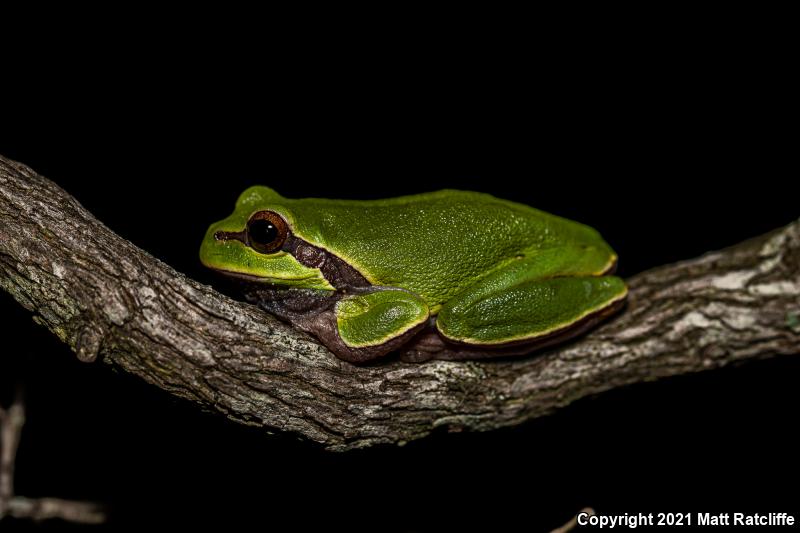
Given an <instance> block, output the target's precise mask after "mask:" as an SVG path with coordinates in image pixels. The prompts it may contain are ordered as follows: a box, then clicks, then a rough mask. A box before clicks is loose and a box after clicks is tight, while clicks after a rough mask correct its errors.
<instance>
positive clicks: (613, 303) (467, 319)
mask: <svg viewBox="0 0 800 533" xmlns="http://www.w3.org/2000/svg"><path fill="white" fill-rule="evenodd" d="M614 262H615V257H613V256H612V257H609V256H608V255H607V254H603V253H601V251H597V250H594V249H590V248H585V247H576V248H575V249H573V250H566V251H565V250H563V249H561V250H553V251H552V253H550V252H544V253H540V254H537V255H534V256H532V257H522V258H519V259H518V260H516V261H514V262H512V263H510V264H508V265H506V266H505V267H504V268H502V269H500V270H498V271H496V272H495V273H493V274H491V275H489V276H488V277H487V278H484V279H483V280H481V281H480V282H478V283H477V284H475V285H474V286H473V287H470V288H468V289H467V290H466V291H464V292H462V293H461V294H459V295H458V296H456V297H455V298H453V299H452V300H451V301H449V302H447V304H445V305H444V307H442V309H441V310H440V311H439V314H438V316H437V317H436V329H437V331H438V334H439V336H440V337H441V343H440V344H441V346H440V348H439V349H438V350H436V349H431V348H432V346H433V345H434V344H435V341H434V340H433V339H431V338H428V339H426V340H425V341H424V342H421V343H419V344H420V349H419V350H417V351H416V352H414V351H413V347H411V346H410V347H409V348H410V350H409V352H408V353H407V354H406V355H405V357H404V359H406V360H424V359H425V358H438V359H472V358H486V357H500V356H507V355H519V354H524V353H529V352H531V351H533V350H534V349H536V348H541V347H544V346H549V345H552V344H555V343H556V342H561V341H563V340H564V339H566V338H568V337H572V336H574V335H577V334H579V333H582V332H584V331H586V330H587V329H589V328H591V327H592V326H594V325H595V324H596V323H598V322H599V321H601V320H603V319H605V318H606V317H608V316H609V315H610V314H612V313H614V312H616V311H617V310H619V309H620V308H621V307H622V306H623V304H624V300H625V296H626V295H627V288H626V287H625V284H624V283H623V281H622V280H621V279H620V278H618V277H615V276H606V275H603V274H604V273H605V272H607V271H608V270H609V269H610V268H612V265H613V263H614ZM426 355H427V357H426Z"/></svg>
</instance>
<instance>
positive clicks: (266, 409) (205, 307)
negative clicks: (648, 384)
mask: <svg viewBox="0 0 800 533" xmlns="http://www.w3.org/2000/svg"><path fill="white" fill-rule="evenodd" d="M628 282H629V284H630V288H631V291H630V299H629V303H628V307H627V309H626V311H625V312H624V313H623V314H621V315H620V316H618V317H617V318H616V319H614V320H612V321H611V322H609V323H607V324H605V325H604V326H602V327H600V328H599V329H597V330H595V331H594V332H592V333H591V334H589V335H587V336H585V337H583V338H581V339H580V340H578V341H577V342H574V343H571V344H569V345H566V346H563V347H560V348H556V349H553V350H550V351H548V352H546V353H542V354H539V355H536V356H532V357H527V358H522V359H516V360H506V361H493V362H442V361H433V362H428V363H424V364H404V363H401V362H398V361H391V362H390V361H387V362H385V363H383V364H379V365H373V366H367V367H358V366H353V365H350V364H348V363H345V362H343V361H340V360H338V359H337V358H336V357H334V356H333V355H332V354H330V353H329V352H328V351H327V350H326V349H325V348H324V347H323V346H321V345H320V344H319V343H317V342H316V341H315V340H314V339H312V338H310V337H308V336H307V335H305V334H303V333H300V332H298V331H296V330H294V329H292V328H291V327H290V326H288V325H286V324H284V323H281V322H279V321H277V320H276V319H274V318H273V317H271V316H269V315H267V314H266V313H264V312H262V311H260V310H258V309H256V308H255V307H253V306H250V305H247V304H244V303H239V302H236V301H234V300H231V299H230V298H227V297H225V296H223V295H221V294H219V293H218V292H216V291H214V290H213V289H212V288H210V287H208V286H205V285H202V284H200V283H197V282H195V281H193V280H191V279H188V278H186V277H185V276H183V275H182V274H180V273H179V272H176V271H175V270H173V269H172V268H170V267H169V266H168V265H165V264H164V263H162V262H161V261H159V260H158V259H155V258H154V257H152V256H150V255H149V254H148V253H146V252H144V251H142V250H140V249H138V248H136V247H135V246H134V245H133V244H131V243H130V242H128V241H126V240H124V239H122V238H121V237H119V236H117V235H115V234H114V233H113V232H111V231H110V230H109V229H108V228H106V227H105V226H104V225H103V224H101V223H100V222H99V221H97V220H96V219H95V218H94V217H93V216H92V215H91V214H90V213H88V212H87V211H86V210H85V209H83V208H82V207H81V206H80V205H79V204H78V202H77V201H76V200H75V199H73V198H72V197H71V196H69V195H68V194H67V193H65V192H64V191H63V190H61V189H60V188H59V187H58V186H56V185H55V184H54V183H52V182H50V181H48V180H47V179H45V178H43V177H41V176H39V175H37V174H36V173H35V172H33V171H32V170H30V169H29V168H27V167H25V166H23V165H21V164H18V163H15V162H12V161H9V160H7V159H3V158H1V157H0V286H2V287H3V288H4V289H5V290H6V291H8V292H10V293H11V294H12V295H13V297H14V298H15V299H16V300H17V301H18V302H19V303H20V304H21V305H23V306H24V307H25V308H26V309H28V310H29V311H31V312H32V313H34V319H35V320H36V321H37V322H39V323H41V324H42V325H44V326H45V327H47V328H48V329H49V330H50V331H52V332H53V333H55V334H56V335H57V336H58V337H59V338H60V339H61V340H62V341H64V342H65V343H67V344H68V345H69V346H70V347H71V348H72V349H73V350H74V351H75V353H76V354H77V355H78V357H79V358H80V359H82V360H84V361H91V360H94V359H95V358H97V357H98V356H99V357H101V358H102V360H103V361H105V362H107V363H110V364H112V365H116V366H118V367H121V368H123V369H125V370H126V371H128V372H130V373H132V374H135V375H137V376H139V377H141V378H142V379H144V380H146V381H148V382H150V383H152V384H154V385H156V386H157V387H160V388H162V389H165V390H167V391H170V392H172V393H173V394H176V395H178V396H181V397H183V398H187V399H189V400H191V401H194V402H198V403H200V404H202V405H204V406H209V407H213V408H214V409H216V410H218V411H220V412H222V413H224V414H225V415H227V416H228V417H230V418H232V419H234V420H236V421H239V422H243V423H247V424H255V425H260V426H263V427H265V428H267V429H269V430H280V431H286V432H293V433H297V434H300V435H303V436H305V437H307V438H309V439H312V440H314V441H317V442H320V443H322V444H324V445H325V446H327V447H328V448H331V449H336V450H342V449H348V448H354V447H364V446H369V445H373V444H378V443H404V442H407V441H410V440H413V439H418V438H421V437H424V436H425V435H427V434H429V433H430V432H431V431H432V430H434V429H435V428H438V427H446V428H449V429H451V430H461V429H468V430H478V431H485V430H491V429H495V428H499V427H503V426H510V425H513V424H519V423H521V422H523V421H525V420H529V419H531V418H535V417H539V416H542V415H546V414H549V413H552V412H553V411H554V410H556V409H558V408H560V407H563V406H566V405H568V404H570V403H571V402H573V401H575V400H577V399H579V398H583V397H585V396H588V395H592V394H596V393H599V392H602V391H605V390H609V389H612V388H615V387H620V386H623V385H627V384H631V383H636V382H641V381H650V380H654V379H658V378H662V377H665V376H672V375H677V374H685V373H689V372H696V371H701V370H707V369H712V368H717V367H721V366H723V365H727V364H730V363H733V362H737V361H745V360H751V359H759V358H765V357H771V356H775V355H780V354H795V353H798V351H799V350H798V346H800V344H799V341H800V221H797V222H795V223H793V224H790V225H789V226H787V227H785V228H782V229H779V230H776V231H775V232H773V233H771V234H768V235H764V236H762V237H759V238H756V239H753V240H750V241H747V242H744V243H742V244H740V245H737V246H734V247H732V248H728V249H726V250H722V251H720V252H714V253H709V254H707V255H704V256H703V257H700V258H698V259H694V260H691V261H686V262H682V263H677V264H673V265H668V266H665V267H661V268H657V269H655V270H652V271H649V272H645V273H643V274H640V275H638V276H635V277H633V278H631V279H629V280H628Z"/></svg>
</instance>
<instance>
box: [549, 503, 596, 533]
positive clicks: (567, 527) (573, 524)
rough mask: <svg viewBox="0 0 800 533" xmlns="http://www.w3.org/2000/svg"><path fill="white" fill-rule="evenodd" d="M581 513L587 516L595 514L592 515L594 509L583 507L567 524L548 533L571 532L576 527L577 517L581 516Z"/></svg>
mask: <svg viewBox="0 0 800 533" xmlns="http://www.w3.org/2000/svg"><path fill="white" fill-rule="evenodd" d="M581 513H586V514H588V515H593V514H595V513H594V509H592V508H591V507H584V508H583V509H581V510H580V511H578V512H577V513H575V516H573V517H572V519H571V520H570V521H569V522H567V523H566V524H564V525H563V526H561V527H557V528H555V529H554V530H553V531H551V532H550V533H568V532H570V531H572V530H573V529H575V527H576V526H577V525H578V515H579V514H581Z"/></svg>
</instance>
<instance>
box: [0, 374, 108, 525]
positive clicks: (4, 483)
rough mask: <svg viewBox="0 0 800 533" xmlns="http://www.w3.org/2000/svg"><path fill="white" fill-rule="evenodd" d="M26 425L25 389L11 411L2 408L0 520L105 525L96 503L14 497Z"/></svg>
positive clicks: (18, 396)
mask: <svg viewBox="0 0 800 533" xmlns="http://www.w3.org/2000/svg"><path fill="white" fill-rule="evenodd" d="M23 425H25V405H24V401H23V395H22V389H21V388H19V389H17V394H16V397H15V398H14V402H13V403H12V404H11V406H10V407H9V408H8V409H5V408H3V407H0V520H1V519H3V518H4V517H6V516H11V517H14V518H29V519H32V520H46V519H49V518H60V519H62V520H66V521H69V522H76V523H80V524H100V523H102V522H105V519H106V515H105V513H104V512H103V509H102V507H101V506H99V505H98V504H96V503H92V502H81V501H73V500H62V499H60V498H25V497H23V496H16V495H15V494H14V465H15V463H16V458H17V449H18V448H19V439H20V435H21V434H22V426H23Z"/></svg>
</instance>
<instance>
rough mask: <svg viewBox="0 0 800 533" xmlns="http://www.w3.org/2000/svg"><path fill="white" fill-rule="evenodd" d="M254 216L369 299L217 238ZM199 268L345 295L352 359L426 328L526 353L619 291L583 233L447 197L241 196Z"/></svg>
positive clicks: (279, 258)
mask: <svg viewBox="0 0 800 533" xmlns="http://www.w3.org/2000/svg"><path fill="white" fill-rule="evenodd" d="M265 211H266V212H271V213H275V214H277V215H278V216H279V217H280V218H281V219H283V220H284V221H285V222H286V224H287V226H288V228H289V231H290V233H291V235H292V236H293V237H296V238H297V239H301V240H302V242H303V243H307V244H309V245H311V246H313V247H315V248H316V249H319V250H322V251H323V252H324V253H326V254H330V255H331V256H335V258H338V259H339V260H341V261H342V262H344V263H345V264H346V265H349V267H351V268H352V269H353V270H354V271H356V272H357V273H359V274H360V275H361V276H363V278H364V279H365V280H366V282H368V284H369V285H371V289H370V292H368V293H365V294H358V295H355V296H354V295H352V294H350V295H346V294H347V293H348V287H344V286H341V284H342V281H341V280H337V279H327V278H326V275H325V274H324V272H323V270H322V269H320V268H316V267H315V266H314V265H313V263H309V262H308V261H306V262H305V263H306V264H303V262H301V260H299V259H298V258H295V257H294V256H293V255H292V254H291V253H289V252H287V251H285V250H284V251H276V252H272V253H263V252H259V251H257V250H256V249H255V248H254V247H251V246H248V244H247V242H246V241H247V239H241V240H231V239H229V240H220V239H219V238H217V236H218V235H219V234H220V232H231V233H233V232H243V233H246V232H247V228H248V221H249V220H251V217H253V215H254V214H256V213H259V212H265ZM200 257H201V260H202V262H203V263H204V264H205V265H207V266H209V267H211V268H214V269H216V270H218V271H222V272H225V273H229V274H231V275H234V276H238V277H246V278H247V279H249V280H250V281H252V282H253V283H259V284H267V285H270V286H275V287H290V288H302V289H312V290H315V291H320V292H322V293H325V294H336V293H341V294H343V295H346V296H345V297H343V298H342V299H340V300H338V303H337V304H336V307H335V310H334V312H335V314H336V324H337V329H338V333H339V336H340V340H341V341H343V342H344V344H345V345H346V346H347V347H351V348H361V347H364V346H372V347H374V346H379V345H381V344H382V343H387V342H389V341H390V340H391V339H393V338H398V337H399V336H400V335H403V334H408V332H409V331H410V330H411V329H412V328H415V327H421V324H422V323H423V322H425V321H428V320H429V317H433V321H434V322H432V323H433V324H435V328H436V330H437V333H438V335H440V336H441V337H442V338H443V339H444V340H445V341H448V342H450V341H452V342H455V343H459V344H465V345H469V346H473V347H477V349H480V347H481V346H484V347H496V346H502V345H508V344H509V343H520V342H527V341H531V340H534V339H536V338H539V337H546V336H549V335H552V334H554V333H558V332H559V331H562V330H566V329H568V328H570V327H571V326H572V325H576V324H579V323H582V322H583V321H586V319H587V318H588V317H591V316H594V315H596V314H598V313H602V312H603V310H604V309H608V308H611V307H612V306H615V305H618V304H619V303H620V302H621V301H622V300H623V299H624V298H625V296H626V293H627V289H626V287H625V284H624V283H623V282H622V280H620V279H619V278H617V277H614V276H608V275H606V274H607V273H608V272H609V271H611V270H612V269H613V268H614V266H615V264H616V260H617V256H616V254H615V253H614V251H613V250H612V249H611V248H610V247H609V246H608V244H606V242H605V241H604V240H603V239H602V238H601V237H600V235H599V233H598V232H597V231H595V230H594V229H592V228H590V227H588V226H585V225H583V224H580V223H577V222H573V221H571V220H567V219H564V218H561V217H558V216H555V215H551V214H549V213H545V212H543V211H539V210H537V209H534V208H532V207H529V206H526V205H522V204H518V203H515V202H511V201H507V200H502V199H498V198H495V197H493V196H490V195H488V194H482V193H476V192H466V191H455V190H444V191H438V192H434V193H426V194H418V195H413V196H403V197H399V198H392V199H384V200H369V201H356V200H328V199H321V198H305V199H288V198H284V197H282V196H280V195H279V194H278V193H277V192H275V191H274V190H272V189H270V188H268V187H263V186H256V187H251V188H249V189H247V190H246V191H245V192H244V193H243V194H242V195H241V196H240V197H239V200H238V201H237V203H236V208H235V210H234V212H233V214H232V215H231V216H230V217H228V218H226V219H224V220H222V221H220V222H217V223H215V224H213V225H212V226H211V227H210V228H209V230H208V232H207V233H206V237H205V239H204V241H203V244H202V247H201V250H200ZM329 277H330V275H329ZM396 289H401V290H399V291H398V290H396ZM326 344H329V343H327V342H326ZM331 345H332V344H329V346H331ZM393 348H396V347H395V346H394V345H393ZM332 349H333V348H332ZM334 351H335V352H336V350H334ZM474 351H475V350H472V352H474ZM337 355H340V354H339V353H337Z"/></svg>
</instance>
